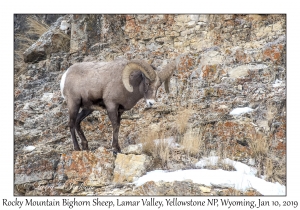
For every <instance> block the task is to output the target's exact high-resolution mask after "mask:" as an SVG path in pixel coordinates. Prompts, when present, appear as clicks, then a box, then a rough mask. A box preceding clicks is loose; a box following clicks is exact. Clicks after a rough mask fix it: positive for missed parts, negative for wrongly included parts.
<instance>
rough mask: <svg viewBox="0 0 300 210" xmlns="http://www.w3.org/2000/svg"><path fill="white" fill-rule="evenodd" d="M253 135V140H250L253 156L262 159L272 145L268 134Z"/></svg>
mask: <svg viewBox="0 0 300 210" xmlns="http://www.w3.org/2000/svg"><path fill="white" fill-rule="evenodd" d="M252 136H253V138H252V139H253V140H252V141H250V142H249V146H250V149H251V152H252V157H253V158H256V159H260V158H263V157H265V156H267V154H268V152H269V147H270V144H269V142H268V139H267V136H264V135H263V134H261V133H255V134H253V135H252Z"/></svg>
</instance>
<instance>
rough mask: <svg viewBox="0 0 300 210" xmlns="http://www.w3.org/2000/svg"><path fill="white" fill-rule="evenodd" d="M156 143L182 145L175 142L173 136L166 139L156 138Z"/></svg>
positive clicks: (170, 145)
mask: <svg viewBox="0 0 300 210" xmlns="http://www.w3.org/2000/svg"><path fill="white" fill-rule="evenodd" d="M154 143H155V145H156V146H158V144H160V143H162V144H168V146H169V147H171V148H174V147H179V146H180V145H179V144H177V143H176V142H175V138H174V137H173V136H171V137H169V138H166V139H155V140H154Z"/></svg>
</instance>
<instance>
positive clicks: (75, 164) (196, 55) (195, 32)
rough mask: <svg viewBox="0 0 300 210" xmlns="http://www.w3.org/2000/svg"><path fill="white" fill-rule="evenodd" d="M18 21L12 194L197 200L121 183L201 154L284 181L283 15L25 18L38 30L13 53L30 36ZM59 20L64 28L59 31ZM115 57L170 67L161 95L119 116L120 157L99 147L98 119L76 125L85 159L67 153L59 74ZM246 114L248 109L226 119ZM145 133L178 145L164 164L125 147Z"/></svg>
mask: <svg viewBox="0 0 300 210" xmlns="http://www.w3.org/2000/svg"><path fill="white" fill-rule="evenodd" d="M26 17H27V16H26V15H16V17H15V51H16V52H17V51H20V50H21V51H22V56H23V58H22V59H18V60H17V61H16V62H15V82H14V93H15V94H14V110H15V115H14V141H15V143H14V154H15V194H16V195H70V194H72V195H87V194H96V195H105V194H106V195H109V194H122V195H124V194H128V193H129V192H130V193H129V194H138V195H141V194H153V193H154V194H156V193H157V194H159V195H169V194H172V195H173V194H176V195H188V194H201V192H202V191H201V190H200V188H199V186H197V185H196V184H193V183H190V182H184V183H181V184H183V185H188V186H191V187H189V188H186V189H189V190H188V191H182V190H181V189H179V188H180V186H181V185H180V184H178V183H177V182H176V183H171V184H170V183H164V184H157V183H147V185H145V187H149V190H148V191H141V188H134V186H133V185H132V184H131V182H132V181H133V180H134V179H135V178H137V177H139V176H141V175H143V174H145V173H146V172H147V171H150V170H153V169H169V170H176V169H185V168H193V167H195V166H194V165H195V163H196V162H197V160H198V159H199V158H200V157H202V156H208V155H212V154H217V155H219V156H221V157H229V158H232V159H235V160H239V161H242V162H245V163H249V162H250V160H253V159H254V163H253V165H254V166H256V167H257V168H258V169H259V170H258V171H259V175H264V176H265V177H267V179H268V181H277V182H280V183H282V184H285V179H286V175H285V155H286V154H285V152H286V83H285V80H286V17H285V15H241V14H239V15H52V16H49V15H48V16H35V19H36V20H38V21H44V22H45V24H47V25H48V26H49V27H48V28H47V30H46V32H45V33H43V34H42V35H40V36H38V35H35V36H29V37H27V38H30V39H32V40H34V42H33V43H32V44H31V45H30V46H29V47H26V48H22V44H21V43H22V41H20V39H19V38H18V37H20V36H21V35H26V34H27V35H28V34H29V32H30V30H31V29H32V28H30V27H29V26H27V25H26V24H28V22H26ZM62 22H67V23H68V24H69V25H68V26H69V27H67V28H66V29H64V30H62V28H61V25H62ZM116 58H126V59H133V58H138V59H145V60H152V65H153V66H154V67H156V68H157V69H158V70H160V69H161V68H162V67H163V66H164V65H166V64H167V62H168V61H169V60H171V59H174V58H177V59H178V60H179V66H178V70H177V71H176V72H175V73H174V75H173V77H172V79H171V89H170V94H166V93H165V92H164V89H163V88H162V87H161V88H160V89H159V91H158V95H157V101H158V105H157V107H155V108H154V109H145V105H144V102H143V100H141V101H140V102H139V103H138V104H137V105H136V106H135V107H134V108H133V109H132V110H131V111H128V112H126V113H125V114H124V116H123V120H122V122H121V128H120V135H119V139H120V146H121V148H122V149H124V151H125V150H126V151H127V150H128V151H131V152H128V153H125V152H124V154H119V155H118V156H117V157H114V156H113V155H112V154H111V153H110V151H109V150H108V149H109V148H110V145H111V138H112V126H111V124H110V121H109V119H108V117H107V115H106V112H105V111H101V112H94V113H93V114H92V115H91V116H89V117H88V118H87V119H86V120H84V121H83V122H82V128H83V130H84V131H85V134H86V137H87V139H88V141H89V147H90V149H91V151H88V152H86V151H85V152H73V145H72V142H71V139H70V134H69V129H68V127H67V122H68V118H67V108H66V104H65V102H64V101H63V98H62V97H61V93H60V90H59V83H60V79H61V76H62V74H63V73H64V71H65V70H66V69H67V68H68V67H69V66H70V65H72V64H73V63H76V62H82V61H91V60H98V61H111V60H114V59H116ZM24 61H25V62H26V63H24ZM245 107H248V108H249V110H251V111H250V112H247V113H241V114H232V113H230V112H231V111H232V110H234V109H235V108H245ZM141 134H143V135H141ZM189 134H191V135H189ZM151 135H152V136H155V137H157V138H169V137H172V138H173V139H174V140H175V142H176V143H178V145H179V146H177V147H171V146H170V145H169V146H168V148H170V149H166V150H165V151H166V153H165V154H164V155H163V154H162V152H156V153H155V152H153V149H152V150H146V149H145V147H144V148H143V150H141V149H140V148H135V149H134V150H130V149H128V146H129V147H130V146H132V145H136V144H138V143H145V141H146V140H147V139H146V138H150V137H151ZM191 136H192V137H193V136H194V137H195V136H196V138H197V139H198V141H200V143H199V145H198V146H197V150H196V151H194V150H192V149H188V148H189V146H188V145H189V144H192V143H189V141H190V142H194V140H188V139H193V138H191ZM152 140H154V139H152ZM184 142H185V143H184ZM126 147H127V148H126ZM154 147H155V146H154ZM262 148H267V150H266V149H262ZM132 164H134V167H129V166H130V165H132ZM275 171H277V172H275ZM278 171H280V172H278ZM46 186H47V187H46ZM162 186H165V187H162ZM170 186H177V187H179V188H178V190H176V189H177V188H176V187H174V188H173V190H167V189H169V188H170ZM133 188H134V190H133V191H132V189H133ZM192 188H193V189H194V188H195V190H192ZM202 189H203V187H202ZM212 190H213V189H212ZM209 192H210V190H209ZM202 193H203V192H202ZM212 194H217V193H212ZM250 194H251V193H250Z"/></svg>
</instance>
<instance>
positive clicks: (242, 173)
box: [134, 157, 286, 195]
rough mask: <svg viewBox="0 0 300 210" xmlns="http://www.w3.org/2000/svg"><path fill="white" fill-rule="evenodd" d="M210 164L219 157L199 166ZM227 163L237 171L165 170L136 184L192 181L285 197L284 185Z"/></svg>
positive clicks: (244, 167)
mask: <svg viewBox="0 0 300 210" xmlns="http://www.w3.org/2000/svg"><path fill="white" fill-rule="evenodd" d="M207 161H209V164H212V163H217V161H218V158H217V157H209V158H203V159H201V160H200V161H199V162H198V163H197V165H198V166H204V165H205V164H206V162H207ZM223 161H224V162H225V163H228V164H232V165H233V167H235V169H236V170H237V171H224V170H222V169H218V170H208V169H189V170H178V171H173V172H168V171H164V170H155V171H151V172H148V173H147V174H146V175H144V176H142V177H140V178H139V179H137V180H136V181H135V182H134V184H135V185H136V186H141V185H143V184H144V183H146V182H148V181H154V182H158V181H165V182H174V181H184V180H192V181H193V182H194V183H199V184H203V185H206V186H218V187H232V188H235V189H237V190H240V191H246V190H248V189H256V190H257V191H258V192H260V193H261V194H263V195H285V193H286V188H285V186H284V185H281V184H279V183H278V182H276V183H271V182H267V181H265V180H263V179H260V178H258V177H255V176H254V174H255V173H256V170H255V169H253V168H252V167H249V166H247V165H245V164H243V163H240V162H237V161H233V160H230V159H228V158H227V159H224V160H223Z"/></svg>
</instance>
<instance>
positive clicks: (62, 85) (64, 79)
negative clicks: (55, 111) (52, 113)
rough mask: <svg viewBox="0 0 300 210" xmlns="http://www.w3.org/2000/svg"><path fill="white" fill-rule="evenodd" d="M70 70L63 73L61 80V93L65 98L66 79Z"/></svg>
mask: <svg viewBox="0 0 300 210" xmlns="http://www.w3.org/2000/svg"><path fill="white" fill-rule="evenodd" d="M68 71H69V69H68V70H67V71H66V72H65V73H64V74H63V75H62V77H61V81H60V91H61V95H62V97H63V98H65V96H64V94H63V92H64V86H65V81H66V76H67V73H68Z"/></svg>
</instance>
